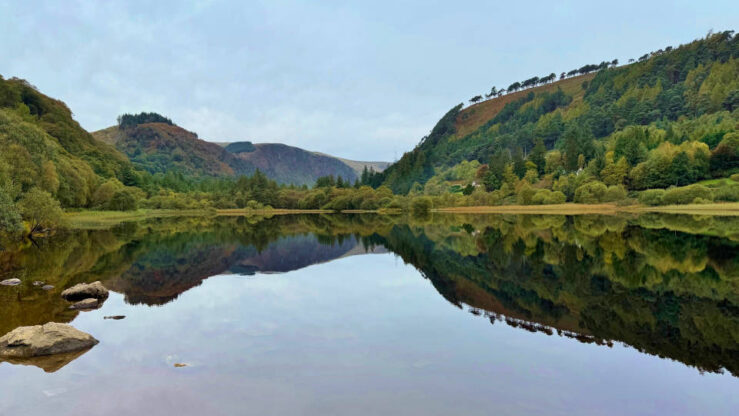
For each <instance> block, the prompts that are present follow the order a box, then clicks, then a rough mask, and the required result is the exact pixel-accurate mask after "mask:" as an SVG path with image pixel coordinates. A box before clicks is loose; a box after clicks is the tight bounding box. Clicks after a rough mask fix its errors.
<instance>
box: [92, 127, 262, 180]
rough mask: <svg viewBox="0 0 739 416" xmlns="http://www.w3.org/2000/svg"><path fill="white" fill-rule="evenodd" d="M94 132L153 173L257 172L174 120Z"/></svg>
mask: <svg viewBox="0 0 739 416" xmlns="http://www.w3.org/2000/svg"><path fill="white" fill-rule="evenodd" d="M93 136H94V137H95V138H97V139H98V140H100V141H103V142H105V143H108V144H111V145H114V146H115V147H116V148H117V149H118V150H120V151H121V152H123V153H125V154H126V155H127V156H128V157H129V158H130V159H131V161H132V162H133V164H134V165H135V166H136V167H137V168H139V169H141V170H145V171H147V172H149V173H151V174H157V173H166V172H179V173H182V174H184V175H194V176H233V175H236V174H250V173H252V172H254V168H253V167H252V166H251V165H250V164H249V163H246V162H244V161H242V160H240V159H239V158H237V157H235V156H234V155H233V154H231V153H229V152H227V151H226V150H224V149H223V148H222V147H220V146H218V145H217V144H214V143H209V142H206V141H204V140H200V139H199V138H198V136H197V134H195V133H193V132H190V131H187V130H185V129H183V128H182V127H179V126H177V125H174V124H167V123H161V122H157V123H144V124H138V125H134V126H130V127H126V128H122V129H121V128H119V127H118V126H113V127H108V128H107V129H103V130H99V131H96V132H94V133H93Z"/></svg>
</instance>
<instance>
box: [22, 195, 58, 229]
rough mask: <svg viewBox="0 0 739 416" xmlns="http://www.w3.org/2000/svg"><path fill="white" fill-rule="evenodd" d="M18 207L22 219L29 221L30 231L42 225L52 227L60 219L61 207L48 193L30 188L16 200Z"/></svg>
mask: <svg viewBox="0 0 739 416" xmlns="http://www.w3.org/2000/svg"><path fill="white" fill-rule="evenodd" d="M18 209H19V210H20V212H21V215H22V216H23V219H25V220H26V221H28V222H29V223H31V232H34V231H38V230H40V229H41V227H42V226H46V227H53V226H56V225H57V224H59V222H60V221H61V219H62V207H61V205H59V201H57V200H56V199H54V198H53V197H52V196H51V194H50V193H48V192H46V191H42V190H41V189H39V188H32V189H31V190H30V191H28V192H26V194H25V195H23V197H22V198H21V200H20V201H18Z"/></svg>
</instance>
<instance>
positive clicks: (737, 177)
mask: <svg viewBox="0 0 739 416" xmlns="http://www.w3.org/2000/svg"><path fill="white" fill-rule="evenodd" d="M729 179H731V180H732V181H734V182H739V173H735V174H733V175H731V176H729Z"/></svg>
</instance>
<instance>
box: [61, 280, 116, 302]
mask: <svg viewBox="0 0 739 416" xmlns="http://www.w3.org/2000/svg"><path fill="white" fill-rule="evenodd" d="M62 297H63V298H64V299H66V300H69V301H76V300H82V299H87V298H95V299H107V298H108V289H106V288H105V286H103V284H102V283H100V282H94V283H80V284H76V285H74V286H72V287H70V288H69V289H66V290H64V291H63V292H62Z"/></svg>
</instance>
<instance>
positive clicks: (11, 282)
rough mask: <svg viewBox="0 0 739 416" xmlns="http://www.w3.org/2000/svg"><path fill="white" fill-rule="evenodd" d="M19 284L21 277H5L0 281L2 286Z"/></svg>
mask: <svg viewBox="0 0 739 416" xmlns="http://www.w3.org/2000/svg"><path fill="white" fill-rule="evenodd" d="M19 284H21V279H5V280H3V281H2V282H0V285H2V286H18V285H19Z"/></svg>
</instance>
